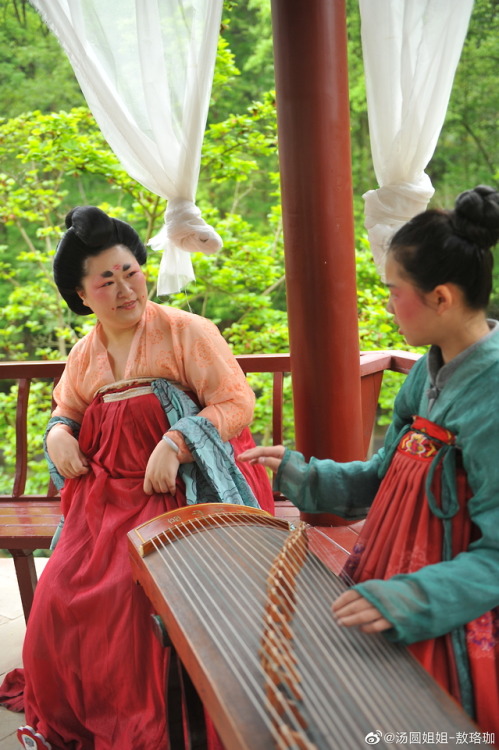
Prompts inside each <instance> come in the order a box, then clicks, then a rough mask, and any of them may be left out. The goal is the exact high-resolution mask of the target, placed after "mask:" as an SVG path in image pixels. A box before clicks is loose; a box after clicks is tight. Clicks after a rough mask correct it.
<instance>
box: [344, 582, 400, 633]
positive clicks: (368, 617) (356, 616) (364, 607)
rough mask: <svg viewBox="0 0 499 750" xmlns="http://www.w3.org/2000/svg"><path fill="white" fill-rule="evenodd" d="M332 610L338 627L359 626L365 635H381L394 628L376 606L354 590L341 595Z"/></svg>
mask: <svg viewBox="0 0 499 750" xmlns="http://www.w3.org/2000/svg"><path fill="white" fill-rule="evenodd" d="M332 609H333V615H334V619H335V620H336V622H337V623H338V625H342V626H343V627H346V628H351V627H353V626H355V625H357V626H358V627H359V629H360V630H362V631H363V632H364V633H381V631H383V630H389V629H390V628H391V627H393V625H392V624H391V622H388V620H386V619H385V618H384V617H383V615H382V614H381V612H380V611H379V610H378V609H376V607H375V606H374V605H372V604H371V603H370V602H368V601H367V599H364V597H363V596H361V595H360V594H358V593H357V591H355V590H354V589H349V590H348V591H345V592H344V593H343V594H341V596H339V597H338V598H337V599H336V601H335V602H334V603H333V607H332Z"/></svg>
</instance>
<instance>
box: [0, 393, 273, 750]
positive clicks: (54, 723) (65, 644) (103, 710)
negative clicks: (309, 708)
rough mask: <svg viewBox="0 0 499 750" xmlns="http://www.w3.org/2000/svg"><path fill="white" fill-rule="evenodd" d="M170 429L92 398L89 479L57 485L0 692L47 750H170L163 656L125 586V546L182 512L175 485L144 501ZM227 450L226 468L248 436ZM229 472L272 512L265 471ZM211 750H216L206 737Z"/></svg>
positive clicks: (136, 596) (157, 415) (145, 606)
mask: <svg viewBox="0 0 499 750" xmlns="http://www.w3.org/2000/svg"><path fill="white" fill-rule="evenodd" d="M168 426H169V425H168V424H167V421H166V418H165V415H164V411H163V409H162V407H161V405H160V402H159V401H158V399H157V398H156V396H155V395H153V394H152V393H150V394H147V395H137V396H136V397H131V398H123V399H122V400H117V401H109V402H106V401H105V400H104V399H103V398H102V396H98V397H97V398H96V399H95V400H94V402H93V403H92V404H91V406H90V407H89V408H88V409H87V411H86V413H85V418H84V420H83V424H82V427H81V433H80V438H79V442H80V446H81V449H82V451H83V453H84V454H85V455H86V456H87V457H88V459H89V461H90V464H91V471H90V472H89V473H88V474H86V475H85V476H82V477H80V478H78V479H74V480H69V481H66V484H65V487H64V489H63V491H62V506H63V513H64V515H65V524H64V530H63V533H62V535H61V538H60V540H59V542H58V545H57V547H56V549H55V551H54V553H53V554H52V557H51V559H50V560H49V562H48V564H47V566H46V568H45V570H44V572H43V575H42V576H41V578H40V582H39V584H38V586H37V589H36V594H35V601H34V604H33V609H32V612H31V615H30V618H29V623H28V628H27V633H26V638H25V645H24V652H23V662H24V675H23V673H22V671H20V670H16V671H15V673H14V674H11V675H10V676H8V679H7V680H6V682H5V683H4V686H3V687H2V689H0V701H3V702H4V704H5V705H7V706H8V707H9V700H8V698H9V695H10V696H13V695H14V694H15V693H16V690H17V692H18V693H19V692H21V697H20V698H19V700H18V701H17V705H16V706H15V707H16V708H17V710H23V709H24V711H25V713H26V722H27V724H28V725H30V726H31V727H33V728H34V729H35V731H37V732H39V733H41V734H42V735H43V737H45V738H46V739H47V740H48V741H49V742H50V743H51V745H52V748H54V750H56V749H61V750H62V748H66V749H67V748H71V750H116V748H121V749H122V750H150V749H151V748H155V749H157V750H169V748H168V741H167V737H166V735H167V724H166V723H167V716H166V701H165V679H166V671H167V666H168V655H169V649H165V648H163V646H161V645H160V643H159V641H158V640H157V638H156V636H155V635H154V632H153V628H152V622H151V614H152V613H153V612H152V608H151V605H150V603H149V601H148V600H147V598H146V596H145V595H144V593H143V591H142V589H141V587H140V586H137V585H136V584H134V583H133V581H132V577H131V568H130V564H129V560H128V549H127V538H126V535H127V532H128V531H130V530H131V529H132V528H135V527H136V526H139V525H140V524H141V523H144V522H145V521H147V520H149V519H151V518H153V517H155V516H157V515H160V514H161V513H164V512H165V511H168V510H172V509H174V508H176V507H179V506H182V505H185V504H186V500H185V494H184V485H183V482H182V480H181V479H177V492H176V495H175V497H172V496H171V495H169V494H165V495H146V494H144V492H143V489H142V483H143V479H144V473H145V468H146V465H147V461H148V459H149V456H150V455H151V452H152V450H153V449H154V447H155V446H156V444H157V443H158V440H160V439H161V435H162V434H163V433H164V432H165V431H166V430H167V429H168ZM231 442H232V444H233V447H234V452H235V455H236V456H237V455H238V454H239V453H240V452H242V451H243V450H246V449H247V448H249V447H251V446H252V445H254V442H253V440H252V438H251V435H250V433H249V430H244V431H243V433H242V434H241V435H240V436H239V437H238V438H236V439H234V440H233V441H231ZM239 466H240V468H241V471H242V472H243V473H244V474H245V476H246V479H247V481H248V483H249V485H250V486H251V488H252V489H253V492H254V494H255V496H256V497H257V499H258V500H259V502H260V505H261V507H262V508H263V509H265V510H268V511H270V512H273V497H272V490H271V487H270V483H269V480H268V478H267V475H266V472H265V469H264V468H263V467H262V466H258V465H250V464H248V463H244V464H243V463H241V464H239ZM255 469H256V471H255ZM24 678H25V686H24V695H22V691H23V682H24ZM14 703H15V701H14ZM14 703H11V704H10V707H13V708H14ZM209 747H210V748H212V750H213V749H214V748H219V747H221V744H220V743H219V740H218V739H217V737H216V735H215V732H214V730H213V728H212V727H211V726H210V728H209Z"/></svg>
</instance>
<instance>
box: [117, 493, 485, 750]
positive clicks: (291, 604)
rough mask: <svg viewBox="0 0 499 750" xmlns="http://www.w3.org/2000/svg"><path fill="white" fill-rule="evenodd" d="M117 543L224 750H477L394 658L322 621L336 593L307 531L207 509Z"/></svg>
mask: <svg viewBox="0 0 499 750" xmlns="http://www.w3.org/2000/svg"><path fill="white" fill-rule="evenodd" d="M128 541H129V548H130V558H131V563H132V572H133V575H134V578H135V579H136V580H137V581H138V582H139V583H140V584H141V585H142V587H143V588H144V591H145V593H146V594H147V596H148V597H149V599H150V600H151V602H152V605H153V607H154V609H155V611H156V613H157V614H158V615H159V616H160V618H161V620H162V621H163V623H164V625H165V628H166V631H167V633H168V636H169V638H170V640H171V642H172V644H173V646H174V648H175V651H176V653H177V654H178V657H179V659H180V660H181V662H182V664H183V666H184V668H185V670H186V672H187V673H188V675H189V676H190V678H191V680H192V683H193V684H194V686H195V688H196V690H197V693H198V694H199V696H200V698H201V700H202V702H203V704H204V705H205V707H206V709H207V710H208V713H209V714H210V716H211V717H212V719H213V722H214V724H215V727H216V729H217V732H218V733H219V735H220V737H221V739H222V741H223V743H224V746H225V748H226V750H255V748H258V750H276V749H277V750H290V749H291V748H293V750H338V748H341V750H359V748H361V747H365V746H366V744H374V743H373V742H371V738H373V737H375V738H376V743H375V744H376V745H377V746H378V747H379V748H380V749H381V748H390V749H391V748H394V749H396V748H400V749H401V750H404V749H405V748H406V747H407V745H408V744H410V745H411V748H413V749H414V750H416V749H417V748H421V749H423V748H424V747H426V746H427V743H425V740H424V739H423V738H425V737H426V738H431V740H432V743H431V744H432V747H433V748H435V749H436V748H441V750H448V748H449V747H454V746H455V745H456V744H463V743H462V742H458V741H457V739H456V738H457V737H459V738H461V739H463V738H465V737H470V738H471V737H473V738H474V739H473V744H474V746H477V745H478V746H480V747H490V745H488V744H487V742H486V741H485V740H484V741H482V742H477V741H476V737H477V735H479V732H478V729H477V727H476V726H475V724H473V722H472V721H471V720H470V719H469V717H467V716H466V715H465V714H464V712H463V711H462V710H461V708H460V707H459V706H458V705H457V704H456V703H455V702H454V701H453V700H452V699H451V698H450V697H449V696H448V695H447V694H446V693H444V691H443V690H441V689H440V688H439V687H438V685H437V684H436V683H435V682H434V680H433V679H432V678H431V677H430V676H429V675H428V673H427V672H425V670H424V669H423V668H422V667H421V666H420V665H419V664H418V663H417V662H416V661H415V659H413V657H412V656H411V655H410V654H409V652H408V651H407V649H405V648H404V647H402V646H397V645H396V644H393V643H389V642H388V641H387V640H386V639H385V638H383V636H381V635H376V636H372V635H369V636H368V635H365V634H363V633H361V632H360V631H359V630H357V629H356V628H341V627H340V626H339V625H338V624H337V623H336V622H335V621H334V619H333V617H332V613H331V604H332V602H333V601H334V599H336V597H337V596H339V594H340V593H342V592H343V591H344V590H345V589H346V584H345V582H344V581H342V580H341V579H340V578H338V576H336V575H335V574H334V573H333V572H332V571H331V569H330V567H328V564H329V562H328V564H324V562H323V561H328V560H330V559H331V555H328V554H327V553H324V551H323V550H321V545H322V544H323V543H324V545H327V544H330V540H329V539H328V538H327V537H326V536H325V535H322V536H321V532H320V530H319V529H314V528H310V527H306V526H303V525H301V526H299V527H298V528H296V529H295V528H294V527H291V526H290V524H289V523H288V522H286V521H284V520H280V519H276V518H273V517H272V516H270V515H269V514H267V513H265V512H264V511H261V510H258V509H254V508H247V507H245V506H240V505H235V506H234V505H226V504H223V503H220V504H218V503H216V504H210V505H208V504H206V505H196V506H190V507H187V508H179V509H178V510H176V511H171V512H170V513H166V514H164V515H163V516H160V517H158V518H156V519H153V520H152V521H149V522H148V523H146V524H143V525H142V526H141V527H139V528H138V529H135V530H133V531H131V532H130V533H129V534H128ZM418 738H419V739H418ZM409 740H410V742H409Z"/></svg>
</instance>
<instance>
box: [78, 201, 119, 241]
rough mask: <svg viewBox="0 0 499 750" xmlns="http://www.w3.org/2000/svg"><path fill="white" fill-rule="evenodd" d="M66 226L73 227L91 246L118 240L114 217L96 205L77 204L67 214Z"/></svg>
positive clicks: (80, 237) (81, 238) (82, 239)
mask: <svg viewBox="0 0 499 750" xmlns="http://www.w3.org/2000/svg"><path fill="white" fill-rule="evenodd" d="M66 227H67V228H68V229H71V228H72V229H73V231H74V233H75V234H76V236H77V237H79V239H80V240H81V241H82V242H83V243H85V245H88V246H89V247H102V245H106V244H107V243H108V242H111V243H112V242H116V241H117V235H116V229H115V226H114V222H113V219H111V217H110V216H108V215H107V214H105V213H104V211H101V209H100V208H97V207H96V206H76V208H73V209H71V211H70V212H69V213H68V214H67V215H66Z"/></svg>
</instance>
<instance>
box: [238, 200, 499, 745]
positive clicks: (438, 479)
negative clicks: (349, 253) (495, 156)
mask: <svg viewBox="0 0 499 750" xmlns="http://www.w3.org/2000/svg"><path fill="white" fill-rule="evenodd" d="M498 238H499V194H498V193H497V192H496V191H495V190H493V189H492V188H489V187H485V186H479V187H477V188H475V189H474V190H469V191H466V192H465V193H462V194H461V195H460V196H459V197H458V198H457V200H456V205H455V208H454V210H452V211H436V210H429V211H426V212H424V213H422V214H420V215H418V216H416V217H415V218H414V219H412V220H411V221H409V222H408V223H407V224H406V225H404V226H403V227H402V228H401V229H400V230H399V231H398V232H397V233H396V234H395V235H394V237H393V239H392V241H391V244H390V248H389V251H388V254H387V259H386V274H385V275H386V283H387V286H388V288H389V290H390V301H389V303H388V310H389V311H390V312H391V313H393V315H394V316H395V320H396V322H397V325H398V326H399V328H400V331H401V333H402V334H403V335H404V337H405V338H406V340H407V342H408V343H409V344H411V345H413V346H423V345H430V349H429V351H428V353H427V354H426V355H425V356H423V357H422V358H421V359H420V360H418V362H417V363H416V364H415V365H414V367H413V368H412V370H411V372H410V373H409V375H408V377H407V378H406V381H405V382H404V385H403V386H402V388H401V390H400V392H399V394H398V396H397V398H396V401H395V407H394V417H393V422H392V424H391V425H390V428H389V430H388V432H387V435H386V439H385V443H384V447H383V448H382V449H381V450H380V451H379V452H378V453H377V454H376V455H375V456H374V457H373V458H372V459H370V460H369V461H366V462H361V461H354V462H351V463H345V464H341V463H336V462H334V461H330V460H325V461H320V460H317V459H315V458H312V459H311V460H310V461H309V462H305V460H304V457H303V456H302V455H301V454H300V453H297V452H294V451H290V450H287V449H284V448H283V447H282V446H280V447H279V446H278V447H276V448H255V449H252V450H250V451H248V452H247V453H245V454H243V455H242V456H240V458H241V459H242V460H246V461H249V462H259V463H261V464H264V465H266V466H269V467H270V468H271V469H272V470H273V471H275V472H276V487H277V489H279V490H280V491H281V492H282V493H283V494H284V495H286V496H287V497H288V498H290V499H291V500H292V501H293V502H294V503H295V504H296V505H297V506H298V507H299V508H300V509H301V510H303V511H306V512H309V513H310V512H325V511H326V512H328V511H329V512H333V513H336V514H340V515H342V516H344V517H345V518H351V519H355V518H362V517H363V513H364V510H365V509H366V508H369V509H370V510H369V513H368V515H367V519H366V521H365V524H364V526H363V530H362V532H361V535H360V537H359V540H358V544H357V545H356V547H355V549H354V550H353V553H352V555H351V557H350V558H349V560H348V562H347V565H346V569H345V576H346V577H348V578H349V580H351V581H352V582H353V584H354V585H353V586H352V587H351V588H350V589H349V590H348V591H346V592H345V593H344V594H342V595H341V596H340V597H339V598H338V600H337V601H335V602H334V603H333V613H334V616H335V618H336V619H337V621H338V623H339V624H340V625H342V626H345V627H352V626H358V627H360V628H361V629H362V630H364V631H365V632H367V633H375V632H380V631H382V632H384V633H385V634H386V637H387V638H389V639H391V640H393V641H398V642H401V643H405V644H408V645H409V647H410V649H411V651H413V653H414V654H415V656H416V657H417V658H418V659H419V661H420V662H421V663H422V664H423V665H424V666H425V667H426V669H427V670H428V671H429V672H430V673H431V674H432V675H433V676H434V677H435V679H436V680H437V681H438V682H439V683H440V684H441V685H442V686H443V687H444V688H445V689H447V690H448V691H449V692H450V693H451V694H452V695H453V696H455V697H456V698H457V699H458V700H459V701H460V702H461V703H462V705H463V706H464V708H465V709H466V710H467V711H468V712H469V714H470V715H471V716H472V717H474V718H475V719H476V721H477V723H478V725H479V726H480V728H481V729H482V730H483V731H484V732H489V733H491V734H494V735H495V738H496V739H497V740H498V741H499V324H498V323H497V321H495V320H489V319H487V316H486V308H487V304H488V300H489V295H490V292H491V288H492V266H493V258H492V252H491V248H492V247H493V245H494V244H495V243H496V242H497V240H498Z"/></svg>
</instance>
